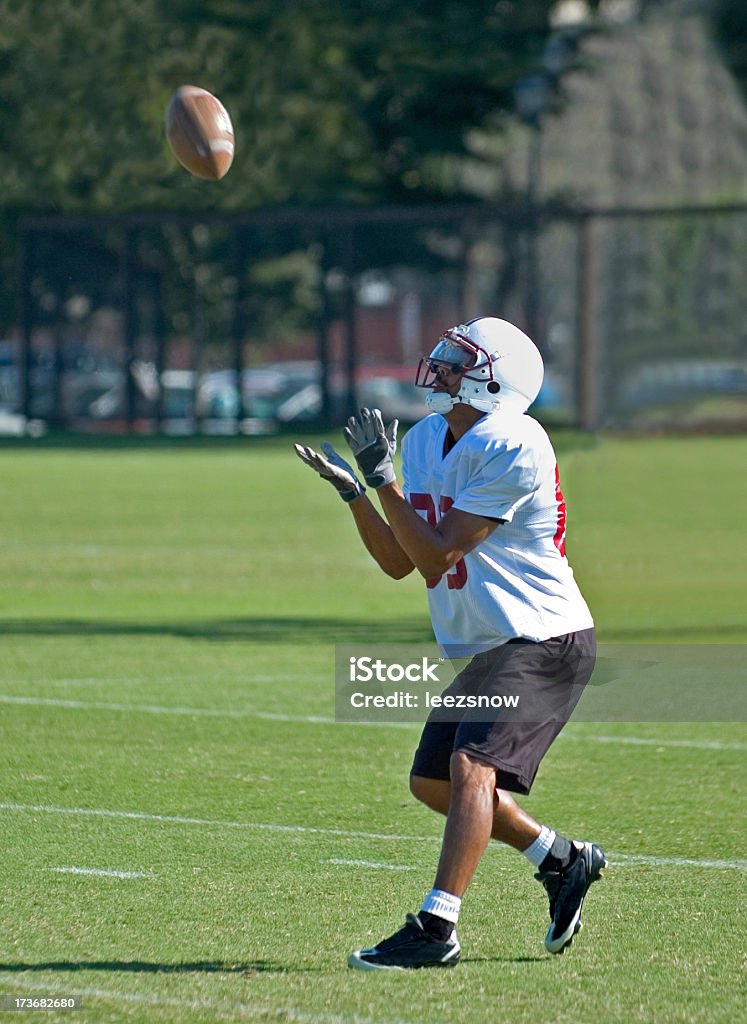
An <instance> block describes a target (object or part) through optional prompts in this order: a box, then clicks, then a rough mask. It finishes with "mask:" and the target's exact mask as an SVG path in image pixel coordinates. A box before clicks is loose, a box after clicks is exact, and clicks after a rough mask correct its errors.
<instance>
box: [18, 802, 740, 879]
mask: <svg viewBox="0 0 747 1024" xmlns="http://www.w3.org/2000/svg"><path fill="white" fill-rule="evenodd" d="M0 810H2V811H17V812H19V813H21V814H29V813H31V814H69V815H71V816H73V817H94V818H114V819H117V820H120V821H152V822H159V823H161V824H164V825H195V826H198V827H203V828H235V829H246V830H247V831H263V832H295V833H299V834H307V835H320V836H342V837H345V838H347V839H376V840H378V839H381V840H383V841H385V842H387V841H392V840H395V841H402V842H420V843H440V842H441V836H440V835H437V836H412V835H401V834H399V833H396V832H363V831H358V830H354V829H345V828H324V827H322V826H310V825H273V824H268V823H265V822H257V821H225V820H224V821H221V820H216V819H211V818H186V817H180V816H176V815H169V814H148V813H146V812H145V811H112V810H104V809H102V808H97V807H55V806H53V805H49V804H19V803H0ZM498 848H499V847H497V846H493V847H491V849H498ZM608 857H609V860H610V862H611V863H613V864H617V865H619V866H624V865H625V864H649V865H651V866H652V867H699V868H729V869H731V870H736V871H747V860H740V859H734V860H697V859H694V858H692V859H691V858H689V857H653V856H651V857H649V856H645V855H643V854H641V855H637V854H625V853H620V854H615V853H610V854H608Z"/></svg>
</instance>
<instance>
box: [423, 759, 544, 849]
mask: <svg viewBox="0 0 747 1024" xmlns="http://www.w3.org/2000/svg"><path fill="white" fill-rule="evenodd" d="M483 767H487V766H485V765H483ZM490 774H491V779H492V792H493V803H492V817H493V821H492V828H491V832H490V837H491V838H492V839H495V840H497V841H498V842H500V843H505V844H506V845H507V846H512V847H513V848H514V849H515V850H525V849H526V848H527V846H529V844H530V843H532V842H534V840H535V839H536V838H537V836H538V835H539V834H540V831H541V826H540V825H539V824H538V823H537V822H536V821H535V820H534V818H532V817H531V815H529V814H527V812H526V811H525V810H523V809H522V808H521V807H520V806H519V805H518V804H517V803H516V801H515V800H514V798H513V797H512V796H511V794H510V793H509V792H507V791H506V790H505V789H496V787H495V770H494V769H492V768H491V769H490ZM410 791H411V793H412V795H413V796H414V797H417V799H418V800H420V802H421V803H423V804H425V805H426V806H427V807H430V808H431V810H433V811H436V812H437V813H439V814H448V813H449V804H450V801H451V782H447V781H445V780H443V779H426V778H424V777H423V776H421V775H411V776H410Z"/></svg>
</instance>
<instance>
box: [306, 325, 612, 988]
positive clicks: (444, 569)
mask: <svg viewBox="0 0 747 1024" xmlns="http://www.w3.org/2000/svg"><path fill="white" fill-rule="evenodd" d="M543 373H544V370H543V364H542V359H541V356H540V354H539V351H538V350H537V348H536V346H535V345H534V344H533V343H532V341H531V340H530V339H529V338H528V337H527V336H526V335H525V334H524V333H523V332H522V331H520V330H519V329H518V328H517V327H515V326H514V325H513V324H510V323H508V322H507V321H505V320H501V319H498V318H497V317H479V318H477V319H475V320H472V321H470V322H469V323H465V324H458V325H456V326H454V327H451V328H450V329H449V330H447V331H445V332H444V334H443V336H442V337H441V338H440V339H439V341H438V343H437V344H436V346H435V348H434V349H433V351H432V352H431V354H430V356H428V357H427V358H425V359H422V360H421V363H420V366H419V368H418V373H417V376H416V384H418V385H420V386H422V387H424V388H426V389H427V392H428V393H427V395H426V398H425V401H426V404H427V406H428V408H429V410H430V412H431V415H429V416H426V417H425V418H424V419H422V420H420V421H419V422H418V423H416V424H415V425H414V426H413V427H412V428H411V429H410V430H409V431H408V432H407V434H406V435H405V438H404V442H403V445H402V475H403V481H402V485H400V484H399V482H398V481H397V479H396V476H395V471H394V464H393V457H394V454H395V450H396V444H397V421H396V420H395V421H393V422H392V423H390V424H389V425H388V426H385V425H384V423H383V421H382V417H381V414H380V412H379V411H378V410H376V409H374V410H368V409H362V410H361V411H360V414H359V416H357V417H352V418H351V419H349V420H348V424H347V427H346V428H345V430H344V434H345V437H346V440H347V442H348V445H349V446H350V449H351V451H352V453H353V455H354V457H355V461H356V462H357V464H358V467H359V470H360V473H361V475H362V477H363V479H364V481H365V485H367V486H368V487H370V488H372V489H373V490H375V491H376V492H377V495H378V499H379V503H380V506H381V509H382V513H383V515H382V514H380V513H379V512H378V510H377V509H376V507H375V506H374V505H373V503H372V502H371V501H370V500H369V497H368V495H367V494H366V488H365V486H364V484H363V483H361V482H360V480H359V479H358V476H357V475H356V472H355V471H354V470H353V468H352V467H351V466H350V465H349V464H348V463H347V462H346V461H345V460H344V459H342V458H341V457H340V456H339V455H338V453H337V452H336V451H335V450H334V448H333V447H332V446H331V445H330V444H328V443H326V442H325V443H324V444H323V445H322V451H321V452H317V451H315V450H314V449H313V448H310V447H307V446H302V445H296V446H295V448H296V451H297V454H298V455H299V456H300V458H301V459H302V460H303V461H304V462H305V463H306V464H307V465H308V466H310V467H311V468H312V469H314V470H315V471H316V472H317V473H319V475H320V476H321V477H323V478H324V479H325V480H327V481H329V482H330V483H331V484H332V485H333V486H334V487H335V488H336V490H337V491H338V492H339V494H340V496H341V497H342V499H343V500H344V501H346V502H347V503H348V504H349V508H350V510H351V512H352V514H353V517H354V519H355V523H356V525H357V528H358V531H359V533H360V536H361V538H362V540H363V543H364V544H365V546H366V548H367V549H368V551H369V552H370V554H371V555H372V557H373V558H374V559H375V560H376V562H377V563H378V564H379V566H380V567H381V568H382V569H383V571H384V572H385V573H387V574H388V575H389V576H392V577H394V578H395V579H399V578H402V577H404V576H406V575H407V574H408V573H410V572H412V571H413V569H417V571H418V572H419V573H420V574H421V575H422V576H423V577H424V579H425V581H426V588H427V594H428V602H429V607H430V614H431V620H432V624H433V630H434V633H435V637H436V640H437V642H438V644H439V646H440V648H441V649H442V651H443V652H444V653H445V654H446V655H447V656H450V657H460V658H461V657H464V656H465V655H468V656H469V657H470V661H469V662H468V664H467V666H466V668H464V669H463V670H462V671H461V672H460V673H459V674H458V675H457V676H456V677H455V679H454V680H453V682H452V683H451V684H450V686H449V687H448V689H447V691H445V692H446V693H451V694H454V695H462V694H466V695H469V696H488V697H498V696H501V695H506V694H518V695H519V699H520V702H521V710H520V711H519V712H518V713H516V712H510V713H508V712H507V711H506V710H505V709H503V710H499V711H493V712H492V713H490V714H488V715H486V714H485V712H481V713H480V714H475V713H474V712H470V711H464V712H458V711H455V709H454V708H453V707H446V706H441V707H435V708H434V709H433V711H432V712H431V714H430V716H429V718H428V720H427V722H426V724H425V726H424V728H423V732H422V735H421V738H420V744H419V746H418V749H417V751H416V753H415V757H414V761H413V765H412V771H411V776H410V788H411V790H412V793H413V794H414V796H415V797H417V799H418V800H420V801H422V802H423V803H424V804H426V805H427V806H428V807H430V808H432V809H433V810H435V811H437V812H439V813H441V814H444V815H446V826H445V831H444V837H443V843H442V847H441V855H440V859H439V863H438V868H437V871H436V875H435V880H434V884H433V888H432V889H431V891H430V892H429V893H428V894H427V895H426V897H425V900H424V902H423V905H422V907H421V909H420V911H419V912H418V913H417V914H408V915H407V917H406V923H405V925H404V927H403V928H401V929H400V930H399V931H397V932H395V933H394V934H393V935H392V936H390V937H389V938H386V939H384V940H382V941H381V942H379V943H378V945H376V946H374V947H373V948H371V949H359V950H356V951H355V952H353V953H352V954H351V955H350V958H349V961H348V963H349V964H350V966H351V967H356V968H360V969H363V970H398V969H407V968H420V967H452V966H454V965H455V964H456V963H457V961H458V959H459V955H460V946H459V941H458V939H457V934H456V924H457V920H458V917H459V911H460V906H461V902H462V897H463V896H464V894H465V891H466V889H467V887H468V885H469V883H470V881H471V879H472V877H473V875H474V872H475V870H476V868H477V865H478V862H479V860H480V858H481V856H482V854H483V852H484V850H485V848H486V846H487V844H488V842H489V841H490V839H491V838H493V839H496V840H499V841H500V842H503V843H506V844H508V845H509V846H511V847H513V848H514V849H516V850H518V851H520V852H521V853H523V854H524V856H525V857H526V858H527V859H528V860H529V861H530V863H531V864H532V865H533V866H534V868H535V869H536V875H535V877H536V878H537V879H538V880H539V881H540V882H541V883H542V884H543V885H544V887H545V889H546V892H547V895H548V897H549V902H550V926H549V929H548V931H547V934H546V936H545V947H546V949H547V950H548V951H549V952H551V953H562V952H563V951H564V950H565V949H566V947H567V946H569V945H570V944H571V942H572V940H573V937H574V935H575V934H576V933H577V932H578V931H579V930H580V928H581V910H582V906H583V903H584V898H585V896H586V894H587V892H588V889H589V887H590V885H591V884H592V883H593V882H595V881H596V880H597V879H598V878H599V877H600V873H601V870H602V868H603V867H604V866H605V865H606V858H605V855H604V852H603V851H602V849H601V848H600V847H599V846H598V845H596V844H595V843H592V842H588V841H577V840H571V839H568V838H566V836H564V835H562V834H560V833H559V832H556V831H555V830H554V829H552V828H550V827H549V826H548V825H543V824H540V823H538V822H536V821H535V820H534V819H533V818H532V817H530V815H529V814H527V813H526V812H525V811H524V810H523V809H522V808H521V807H520V806H519V804H518V803H517V802H516V800H515V798H514V794H527V793H529V791H530V789H531V786H532V783H533V781H534V778H535V775H536V773H537V769H538V767H539V764H540V762H541V760H542V758H543V757H544V755H545V753H546V752H547V750H548V748H549V746H550V744H551V743H552V742H553V740H554V739H555V738H556V736H557V735H558V733H559V732H560V730H561V729H562V727H563V725H564V723H565V722H566V721H567V720H568V717H569V716H570V714H571V712H572V711H573V708H574V706H575V704H576V702H577V700H578V698H579V696H580V693H581V691H582V689H583V687H584V686H585V685H586V683H587V682H588V680H589V678H590V676H591V672H592V668H593V665H594V658H595V640H594V624H593V620H592V616H591V614H590V612H589V609H588V607H587V605H586V602H585V601H584V598H583V596H582V594H581V592H580V590H579V587H578V585H577V583H576V581H575V579H574V576H573V572H572V570H571V568H570V566H569V564H568V561H567V559H566V556H565V520H566V506H565V501H564V499H563V494H562V491H561V489H560V480H559V476H558V468H557V460H556V457H555V453H554V451H553V448H552V445H551V443H550V440H549V438H548V436H547V434H546V433H545V431H544V430H543V428H542V427H541V426H540V424H539V423H537V421H536V420H534V419H532V418H531V417H530V416H528V415H527V409H528V408H529V406H530V405H531V404H532V402H533V401H534V400H535V399H536V397H537V395H538V393H539V390H540V386H541V384H542V379H543ZM451 703H458V702H451ZM462 703H465V702H462ZM496 703H500V701H496Z"/></svg>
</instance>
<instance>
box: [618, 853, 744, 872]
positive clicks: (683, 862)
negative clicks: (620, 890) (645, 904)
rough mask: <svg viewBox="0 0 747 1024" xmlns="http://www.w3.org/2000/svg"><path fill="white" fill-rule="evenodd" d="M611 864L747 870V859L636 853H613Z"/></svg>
mask: <svg viewBox="0 0 747 1024" xmlns="http://www.w3.org/2000/svg"><path fill="white" fill-rule="evenodd" d="M609 861H610V864H611V865H613V866H614V865H618V866H620V867H625V865H626V864H648V865H649V866H651V867H666V868H668V867H675V868H729V869H730V870H734V869H735V868H736V870H737V871H747V860H695V859H694V858H692V857H648V856H646V855H644V854H636V853H611V854H610V856H609Z"/></svg>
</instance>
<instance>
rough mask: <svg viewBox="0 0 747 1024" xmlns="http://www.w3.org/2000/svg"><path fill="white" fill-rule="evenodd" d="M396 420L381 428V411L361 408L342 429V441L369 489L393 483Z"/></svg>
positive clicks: (397, 422) (397, 423)
mask: <svg viewBox="0 0 747 1024" xmlns="http://www.w3.org/2000/svg"><path fill="white" fill-rule="evenodd" d="M398 426H399V421H398V420H392V422H391V423H390V424H389V426H388V427H384V421H383V420H382V418H381V410H380V409H361V411H360V413H359V415H358V416H357V417H356V416H351V417H350V419H349V420H348V425H347V427H345V428H344V429H343V433H344V434H345V440H346V441H347V442H348V444H349V445H350V450H351V451H352V453H353V455H354V456H355V461H356V462H357V463H358V468H359V469H360V471H361V473H363V478H364V480H365V481H366V483H367V484H368V486H369V487H383V486H384V484H391V483H394V480H395V476H394V463H393V461H392V460H393V458H394V453H395V452H396V451H397V427H398Z"/></svg>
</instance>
